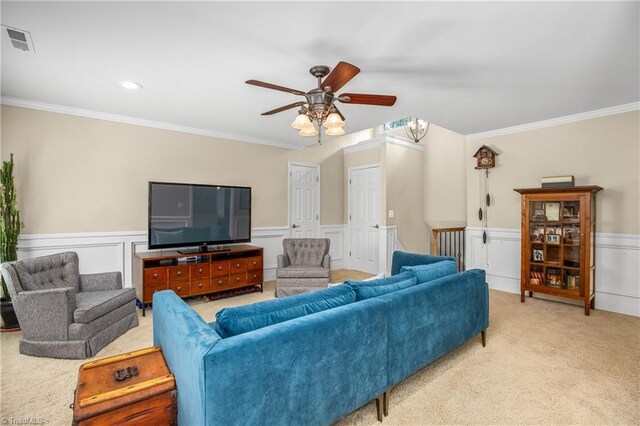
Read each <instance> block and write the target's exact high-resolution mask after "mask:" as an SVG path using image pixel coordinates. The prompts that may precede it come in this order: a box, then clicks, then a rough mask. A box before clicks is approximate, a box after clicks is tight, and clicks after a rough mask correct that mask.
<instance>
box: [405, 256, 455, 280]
mask: <svg viewBox="0 0 640 426" xmlns="http://www.w3.org/2000/svg"><path fill="white" fill-rule="evenodd" d="M400 272H410V273H412V274H413V275H414V276H415V277H416V280H417V281H418V284H422V283H426V282H427V281H433V280H435V279H438V278H442V277H446V276H447V275H453V274H455V273H456V272H458V269H457V267H456V262H454V261H453V260H444V261H442V262H436V263H431V264H429V265H417V266H403V267H402V269H400Z"/></svg>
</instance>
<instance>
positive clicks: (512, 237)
mask: <svg viewBox="0 0 640 426" xmlns="http://www.w3.org/2000/svg"><path fill="white" fill-rule="evenodd" d="M466 235H467V241H466V244H467V256H466V257H467V258H466V262H467V268H468V269H471V268H480V269H484V270H485V271H486V272H487V281H488V282H489V286H490V287H491V288H493V289H496V290H501V291H507V292H510V293H520V230H519V229H496V228H489V229H488V230H487V235H488V239H487V244H486V245H484V244H482V229H481V228H467V232H466ZM639 265H640V235H638V234H611V233H601V232H599V233H596V298H595V307H596V309H602V310H605V311H612V312H618V313H622V314H627V315H634V316H640V266H639Z"/></svg>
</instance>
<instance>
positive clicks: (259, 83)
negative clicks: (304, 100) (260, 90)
mask: <svg viewBox="0 0 640 426" xmlns="http://www.w3.org/2000/svg"><path fill="white" fill-rule="evenodd" d="M245 83H247V84H252V85H254V86H258V87H264V88H265V89H273V90H279V91H281V92H287V93H293V94H294V95H301V96H304V95H306V93H305V92H303V91H302V90H296V89H290V88H288V87H284V86H278V85H277V84H271V83H265V82H264V81H259V80H247V81H245Z"/></svg>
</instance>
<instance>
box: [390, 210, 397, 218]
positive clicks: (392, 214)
mask: <svg viewBox="0 0 640 426" xmlns="http://www.w3.org/2000/svg"><path fill="white" fill-rule="evenodd" d="M395 214H396V212H395V211H393V210H389V219H393V217H394V216H395Z"/></svg>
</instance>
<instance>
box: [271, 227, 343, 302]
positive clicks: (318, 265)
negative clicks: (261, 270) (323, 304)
mask: <svg viewBox="0 0 640 426" xmlns="http://www.w3.org/2000/svg"><path fill="white" fill-rule="evenodd" d="M330 243H331V241H330V240H329V239H328V238H285V239H284V240H283V241H282V247H283V249H284V254H281V255H278V269H277V271H276V297H284V296H291V295H292V294H298V293H305V292H307V291H312V290H319V289H321V288H327V286H328V285H329V282H330V280H331V256H330V255H329V245H330Z"/></svg>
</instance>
